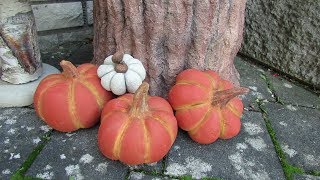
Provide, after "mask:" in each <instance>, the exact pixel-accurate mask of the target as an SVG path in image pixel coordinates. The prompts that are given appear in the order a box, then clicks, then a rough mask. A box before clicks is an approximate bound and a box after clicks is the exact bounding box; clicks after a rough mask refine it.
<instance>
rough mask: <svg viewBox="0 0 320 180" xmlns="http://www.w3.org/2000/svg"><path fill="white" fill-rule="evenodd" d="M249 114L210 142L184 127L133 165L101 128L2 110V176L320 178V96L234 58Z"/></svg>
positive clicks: (26, 111)
mask: <svg viewBox="0 0 320 180" xmlns="http://www.w3.org/2000/svg"><path fill="white" fill-rule="evenodd" d="M236 67H237V69H238V70H239V72H240V75H241V85H242V86H245V87H248V88H250V90H251V91H250V92H249V93H248V94H247V95H244V96H242V99H243V102H244V104H245V111H244V114H243V116H242V128H241V131H240V133H239V135H238V136H236V137H234V138H232V139H230V140H218V141H216V142H214V143H212V144H210V145H200V144H197V143H195V142H193V141H192V140H191V139H190V138H189V137H188V135H187V133H186V132H183V131H182V130H179V133H178V137H177V139H176V141H175V143H174V145H173V146H172V148H171V150H170V151H169V153H168V155H167V156H166V157H165V158H164V159H162V160H161V161H159V162H157V163H153V164H146V165H140V166H127V165H124V164H122V163H120V162H118V161H111V160H109V159H107V158H105V157H103V156H102V154H101V153H100V152H99V150H98V147H97V139H96V137H97V130H98V125H97V126H95V127H94V128H91V129H84V130H79V131H76V132H72V133H61V132H57V131H54V130H52V129H50V128H49V127H48V126H46V125H45V124H44V123H43V122H42V121H41V120H40V119H39V118H38V117H37V116H36V114H35V112H34V109H33V108H32V107H24V108H2V109H0V142H1V146H0V153H1V156H0V158H1V159H0V160H1V161H0V179H9V178H10V177H11V178H12V179H19V178H20V179H23V178H30V179H31V178H41V179H79V180H80V179H150V180H151V179H152V180H156V179H259V180H260V179H297V180H298V179H299V180H301V179H320V99H319V96H317V95H316V94H314V93H312V92H310V91H308V90H306V89H304V88H302V87H301V86H299V85H297V84H295V83H293V82H291V81H287V80H285V79H284V78H282V77H279V76H274V74H273V73H272V72H271V71H268V70H267V69H264V68H262V67H257V66H256V65H253V64H251V63H249V62H248V61H244V60H243V59H240V58H237V59H236Z"/></svg>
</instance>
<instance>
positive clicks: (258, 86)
mask: <svg viewBox="0 0 320 180" xmlns="http://www.w3.org/2000/svg"><path fill="white" fill-rule="evenodd" d="M235 66H236V69H237V70H238V72H239V73H240V86H243V87H247V88H249V89H250V91H249V93H247V94H245V95H242V96H241V99H242V101H243V103H244V105H245V107H246V108H248V109H250V108H251V109H252V108H253V109H254V110H257V109H258V107H257V104H256V102H255V101H256V99H260V100H273V97H272V94H271V92H270V91H269V89H268V86H267V82H266V81H265V80H263V79H262V78H261V75H262V74H265V73H267V72H266V71H265V70H263V69H261V68H260V67H257V66H255V65H253V64H250V63H248V62H246V61H244V60H243V59H241V58H240V57H236V58H235Z"/></svg>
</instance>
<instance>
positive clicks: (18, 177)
mask: <svg viewBox="0 0 320 180" xmlns="http://www.w3.org/2000/svg"><path fill="white" fill-rule="evenodd" d="M52 131H53V130H51V131H49V132H47V133H46V134H44V135H43V136H42V137H41V143H40V144H38V145H37V147H35V148H34V149H33V151H32V152H31V153H30V154H29V156H28V157H27V159H26V160H25V161H24V162H23V164H22V165H21V166H20V168H19V169H18V170H17V171H15V173H14V174H13V175H12V176H11V178H10V179H11V180H22V179H23V180H24V179H37V178H34V177H29V176H24V175H25V173H26V172H27V170H28V169H29V168H30V167H31V165H32V163H33V162H34V160H35V159H36V158H37V156H38V155H39V154H40V152H41V151H42V149H43V148H44V147H45V145H46V144H47V143H48V142H49V140H50V136H51V133H52Z"/></svg>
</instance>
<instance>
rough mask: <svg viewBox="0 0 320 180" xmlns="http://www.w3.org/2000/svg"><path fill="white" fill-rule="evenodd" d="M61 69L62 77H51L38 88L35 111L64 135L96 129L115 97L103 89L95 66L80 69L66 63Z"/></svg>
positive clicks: (64, 62) (90, 65) (83, 65)
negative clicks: (104, 109)
mask: <svg viewBox="0 0 320 180" xmlns="http://www.w3.org/2000/svg"><path fill="white" fill-rule="evenodd" d="M60 66H61V67H62V69H63V72H62V73H61V74H52V75H49V76H47V77H46V78H44V79H43V80H42V81H41V82H40V84H39V86H38V87H37V90H36V92H35V94H34V107H35V110H36V112H37V114H38V116H39V117H40V118H41V119H42V120H44V121H45V122H46V123H47V124H48V125H49V126H50V127H52V128H53V129H56V130H58V131H62V132H70V131H75V130H77V129H79V128H89V127H92V126H93V125H95V124H96V123H97V122H98V120H99V117H100V114H101V110H102V108H103V106H104V104H105V103H106V102H107V101H108V100H110V99H111V98H112V94H111V93H110V92H108V91H106V90H104V89H103V87H102V86H101V84H100V79H99V77H98V76H97V67H96V66H95V65H93V64H82V65H80V66H79V67H78V68H76V67H75V66H74V65H73V64H72V63H71V62H69V61H64V60H63V61H61V62H60Z"/></svg>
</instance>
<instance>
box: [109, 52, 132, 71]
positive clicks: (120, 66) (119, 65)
mask: <svg viewBox="0 0 320 180" xmlns="http://www.w3.org/2000/svg"><path fill="white" fill-rule="evenodd" d="M123 55H124V53H123V52H121V51H118V52H116V53H115V54H114V55H113V56H112V58H111V59H112V62H113V63H115V64H116V65H115V67H114V70H115V71H116V72H117V73H125V72H127V71H128V66H127V65H126V63H124V62H123V60H122V59H123Z"/></svg>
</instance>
